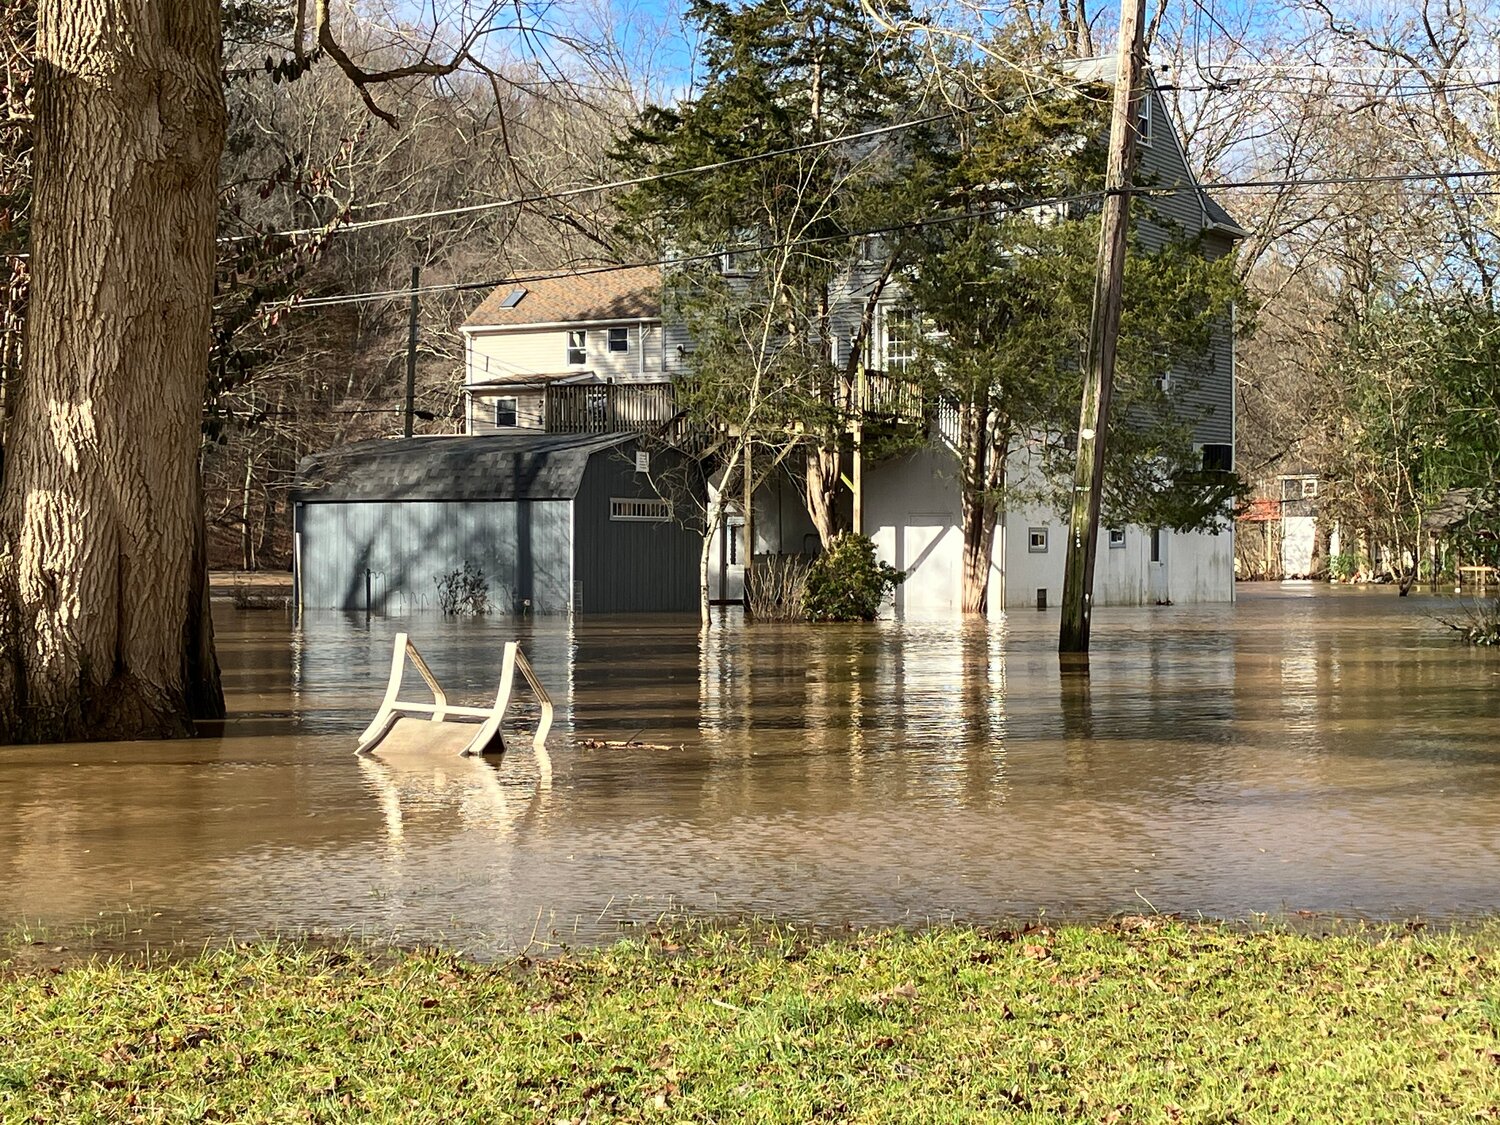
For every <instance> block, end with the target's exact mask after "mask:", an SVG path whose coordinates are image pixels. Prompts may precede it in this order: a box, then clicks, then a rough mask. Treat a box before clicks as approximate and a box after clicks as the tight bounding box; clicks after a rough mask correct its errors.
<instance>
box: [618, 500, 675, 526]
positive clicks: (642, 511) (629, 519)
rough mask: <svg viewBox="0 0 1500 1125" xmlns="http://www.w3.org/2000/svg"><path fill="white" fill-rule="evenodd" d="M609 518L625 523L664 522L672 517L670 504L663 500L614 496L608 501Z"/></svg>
mask: <svg viewBox="0 0 1500 1125" xmlns="http://www.w3.org/2000/svg"><path fill="white" fill-rule="evenodd" d="M609 518H610V519H612V520H616V521H623V522H626V523H665V522H666V521H667V520H669V519H671V518H672V505H670V504H668V503H667V502H666V501H665V500H641V499H637V498H635V497H630V496H615V497H612V498H611V499H610V502H609Z"/></svg>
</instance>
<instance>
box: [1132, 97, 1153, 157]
mask: <svg viewBox="0 0 1500 1125" xmlns="http://www.w3.org/2000/svg"><path fill="white" fill-rule="evenodd" d="M1151 118H1152V113H1151V91H1150V90H1149V89H1147V90H1146V91H1145V92H1144V93H1142V94H1141V115H1140V117H1138V118H1137V119H1136V120H1137V122H1138V124H1137V127H1136V132H1135V139H1136V142H1137V143H1138V144H1139V145H1140V146H1141V147H1142V148H1150V147H1151V125H1152V120H1151Z"/></svg>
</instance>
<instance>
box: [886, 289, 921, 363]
mask: <svg viewBox="0 0 1500 1125" xmlns="http://www.w3.org/2000/svg"><path fill="white" fill-rule="evenodd" d="M883 319H884V321H885V370H887V371H905V370H906V369H907V368H908V367H910V366H911V365H912V364H913V363H915V362H916V358H917V318H916V316H915V314H913V312H912V310H911V309H910V308H901V307H898V306H894V305H892V306H889V307H887V308H886V309H885V310H884V313H883Z"/></svg>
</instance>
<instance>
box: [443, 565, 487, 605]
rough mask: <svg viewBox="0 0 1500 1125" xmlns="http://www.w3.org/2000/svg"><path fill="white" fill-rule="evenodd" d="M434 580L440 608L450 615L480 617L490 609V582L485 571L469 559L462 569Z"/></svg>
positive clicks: (451, 571)
mask: <svg viewBox="0 0 1500 1125" xmlns="http://www.w3.org/2000/svg"><path fill="white" fill-rule="evenodd" d="M433 581H434V582H436V583H437V588H438V608H439V609H440V610H442V611H443V612H444V613H445V614H447V615H448V616H449V617H478V616H480V615H481V614H485V613H488V612H489V611H490V584H489V582H488V581H487V580H486V579H485V577H484V571H482V570H480V569H479V568H478V567H477V566H475V565H474V564H473V563H471V562H470V561H469V560H468V559H465V560H464V565H463V566H462V567H461V568H460V569H458V570H450V571H449V572H448V573H447V574H445V575H443V576H442V577H441V578H434V579H433Z"/></svg>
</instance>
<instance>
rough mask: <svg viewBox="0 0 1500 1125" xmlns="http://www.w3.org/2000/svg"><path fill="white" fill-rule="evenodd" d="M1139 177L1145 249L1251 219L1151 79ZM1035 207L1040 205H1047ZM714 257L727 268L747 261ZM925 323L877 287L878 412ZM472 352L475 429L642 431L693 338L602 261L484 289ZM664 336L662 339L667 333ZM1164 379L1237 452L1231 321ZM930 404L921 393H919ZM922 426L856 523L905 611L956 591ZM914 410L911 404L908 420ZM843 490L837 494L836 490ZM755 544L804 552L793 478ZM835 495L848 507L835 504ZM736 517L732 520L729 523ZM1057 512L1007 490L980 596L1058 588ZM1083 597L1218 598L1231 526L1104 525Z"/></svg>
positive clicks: (1216, 236)
mask: <svg viewBox="0 0 1500 1125" xmlns="http://www.w3.org/2000/svg"><path fill="white" fill-rule="evenodd" d="M1113 65H1114V64H1113V62H1112V61H1108V60H1100V61H1087V62H1083V63H1079V64H1077V65H1076V66H1075V72H1076V73H1078V74H1079V76H1080V77H1081V78H1083V79H1086V80H1097V81H1104V82H1108V81H1111V80H1112V78H1113ZM1140 130H1141V131H1140V133H1139V139H1140V142H1141V147H1140V158H1139V161H1138V172H1137V182H1138V183H1139V184H1141V185H1142V186H1144V187H1149V188H1150V189H1151V190H1150V194H1149V196H1148V197H1145V198H1143V199H1141V200H1139V201H1138V202H1137V204H1136V212H1135V226H1136V232H1137V238H1138V239H1139V241H1140V243H1141V244H1142V245H1144V246H1145V247H1147V248H1150V249H1155V248H1158V247H1160V246H1161V245H1162V244H1163V243H1164V242H1165V241H1166V240H1168V239H1169V238H1171V237H1174V236H1180V235H1183V234H1186V235H1188V236H1190V237H1197V238H1198V239H1199V244H1200V247H1201V250H1202V252H1203V253H1205V254H1207V255H1209V256H1211V257H1219V256H1221V255H1225V254H1228V253H1231V252H1232V250H1233V247H1234V244H1235V241H1236V240H1237V239H1238V238H1240V237H1242V236H1243V235H1244V234H1245V233H1246V232H1245V231H1244V230H1243V229H1242V228H1241V227H1240V226H1239V225H1238V224H1237V223H1236V222H1235V221H1234V220H1233V218H1232V217H1230V215H1229V214H1228V213H1226V212H1225V211H1224V210H1223V209H1222V208H1221V207H1219V206H1218V205H1217V204H1216V203H1214V202H1213V200H1211V199H1210V198H1209V197H1208V195H1207V194H1206V193H1205V192H1204V190H1203V188H1202V186H1201V185H1200V184H1199V183H1198V182H1197V180H1196V178H1195V177H1194V176H1193V174H1192V171H1191V166H1190V165H1189V163H1188V160H1187V156H1186V153H1185V152H1184V150H1183V147H1182V144H1181V140H1180V138H1179V137H1178V135H1177V133H1176V131H1175V130H1174V129H1173V128H1172V127H1171V117H1170V115H1169V113H1168V110H1167V106H1166V103H1165V102H1164V101H1163V99H1162V97H1161V94H1160V92H1159V91H1157V90H1156V89H1155V88H1154V87H1152V88H1151V89H1150V90H1149V91H1148V94H1147V96H1146V99H1145V102H1144V105H1143V109H1142V116H1141V122H1140ZM1041 218H1042V220H1043V221H1045V216H1042V217H1041ZM730 257H731V256H728V255H726V261H725V263H724V269H725V271H726V273H730V274H733V273H734V272H735V271H736V270H737V269H739V268H741V267H742V266H743V263H735V262H733V261H731V260H729V259H730ZM870 272H871V271H869V270H867V269H864V268H863V267H862V265H861V263H852V264H851V267H850V269H849V271H848V277H847V282H846V286H845V290H844V291H842V292H840V293H836V294H835V295H834V296H835V301H834V307H835V310H836V311H835V320H838V319H839V318H840V317H842V318H843V319H844V320H847V321H848V322H849V323H848V325H846V326H845V327H846V328H852V326H853V325H854V324H856V323H857V322H858V320H859V318H860V316H861V315H862V313H863V311H864V305H865V302H866V298H867V297H868V295H869V288H868V276H867V275H868V274H869V273H870ZM837 330H838V339H837V340H836V343H835V353H836V354H835V356H834V358H835V360H836V361H838V362H843V361H844V360H845V359H846V358H847V355H848V346H849V345H848V343H847V339H848V338H849V337H850V336H851V333H850V332H848V331H844V330H843V329H837ZM918 331H920V328H919V326H918V325H917V324H916V323H915V322H914V320H913V318H912V317H911V316H910V315H909V314H908V313H906V312H905V311H904V310H903V308H902V304H901V293H900V289H899V286H898V285H896V284H894V283H892V284H889V285H888V286H887V287H886V288H885V290H884V291H882V292H881V293H880V294H879V301H878V305H877V307H876V309H875V317H874V325H873V332H872V334H871V336H870V341H869V344H868V346H867V348H866V351H865V354H864V355H863V356H862V359H863V361H864V366H865V368H866V369H867V370H868V371H869V372H870V373H871V376H872V378H871V380H870V381H869V383H868V387H869V389H870V391H871V393H873V394H879V395H882V396H884V400H883V401H881V402H880V403H875V402H873V401H872V402H871V403H869V404H868V405H869V406H870V408H871V412H872V413H876V414H879V415H881V416H884V417H890V416H891V415H892V413H893V411H897V412H900V411H902V410H904V409H905V407H903V406H900V405H899V404H893V402H894V399H899V398H900V397H901V393H900V387H901V380H900V375H901V372H902V370H903V369H904V368H905V367H906V366H907V365H908V364H909V363H910V362H911V361H912V359H913V357H914V354H915V340H916V333H917V332H918ZM463 332H464V338H465V352H466V356H467V365H466V366H467V378H466V384H465V390H466V394H467V396H468V418H469V432H470V433H475V434H478V433H486V432H491V431H493V430H495V429H502V430H503V429H507V428H511V427H522V428H524V427H534V428H538V429H542V430H550V431H561V432H580V431H583V432H592V431H603V430H631V429H642V428H645V427H646V426H648V425H653V426H659V425H660V424H661V423H663V422H665V421H667V420H669V419H670V418H671V417H672V416H673V411H674V410H675V405H674V402H673V396H672V378H673V375H674V374H675V373H676V372H678V371H680V370H681V367H682V363H683V355H684V352H685V351H687V350H688V349H690V347H691V343H690V341H688V340H687V339H686V337H685V335H684V332H683V329H682V327H681V326H680V325H673V324H670V323H664V321H663V317H662V300H661V275H660V273H659V271H657V270H656V269H620V270H615V271H597V272H589V273H583V274H579V275H577V276H572V277H555V278H551V279H548V280H545V281H538V282H525V281H522V282H517V283H515V284H507V285H502V286H500V287H499V288H498V289H496V290H495V291H494V292H493V293H492V294H491V295H490V296H489V297H488V298H487V299H486V300H485V301H484V302H483V303H482V304H481V305H480V306H479V308H478V309H476V310H475V313H474V314H473V315H472V316H471V317H470V318H469V320H468V321H467V323H466V324H465V326H464V328H463ZM664 336H665V337H666V338H667V339H668V340H669V341H670V342H669V343H668V344H667V345H666V346H663V338H664ZM1162 378H1163V380H1164V385H1165V386H1166V387H1167V390H1168V391H1169V393H1170V394H1171V396H1172V399H1173V401H1174V403H1175V404H1176V406H1177V408H1178V410H1179V411H1180V412H1181V416H1182V417H1183V418H1184V419H1185V420H1187V421H1188V422H1189V423H1190V424H1191V427H1192V432H1193V439H1194V442H1195V444H1196V445H1197V446H1198V447H1199V448H1200V449H1201V455H1202V462H1203V468H1204V469H1206V470H1215V469H1230V468H1232V467H1233V448H1234V398H1233V378H1234V355H1233V332H1232V326H1231V325H1230V324H1227V323H1226V324H1224V325H1222V326H1221V327H1220V328H1219V330H1217V331H1216V332H1215V333H1214V335H1213V340H1212V344H1211V347H1210V348H1209V349H1208V351H1207V353H1206V354H1205V355H1204V356H1203V357H1202V359H1201V361H1200V362H1199V363H1197V364H1195V365H1194V367H1193V369H1191V370H1175V371H1169V372H1164V373H1163V375H1162ZM928 405H929V407H930V406H932V405H933V404H928ZM928 413H929V415H930V417H929V419H928V420H929V422H930V423H931V428H930V431H929V441H928V442H927V444H926V445H925V446H923V447H922V448H920V449H918V450H917V451H915V452H911V453H908V454H906V455H904V456H900V457H896V458H892V459H889V460H886V461H884V462H880V463H871V462H869V461H866V462H865V463H864V464H863V465H862V466H861V468H862V470H863V472H862V474H861V475H862V490H861V491H862V503H861V505H860V507H861V515H862V519H861V521H860V522H861V524H862V526H861V527H860V528H858V530H861V531H863V532H864V533H865V534H868V535H870V536H871V537H872V538H873V539H874V540H875V543H876V546H877V549H878V550H879V552H880V554H881V556H882V557H883V558H884V559H885V560H886V561H888V562H890V563H892V564H893V565H895V566H897V567H899V568H900V569H902V570H905V571H907V572H908V575H909V577H908V579H907V581H906V583H905V584H904V585H903V586H901V587H900V588H899V590H898V592H897V604H898V606H899V607H900V608H902V609H904V610H907V611H913V612H937V613H944V612H950V611H953V610H956V609H957V608H958V606H959V604H960V591H961V587H962V573H963V552H962V546H963V545H962V533H961V530H960V528H961V509H960V503H959V501H960V491H959V481H958V467H957V464H956V461H955V459H954V456H953V450H952V447H951V443H950V442H949V440H948V437H949V434H948V433H946V432H945V428H944V426H943V425H942V411H941V410H933V409H929V411H928ZM908 420H909V418H908ZM1010 466H1011V468H1010V469H1009V472H1010V474H1011V477H1012V479H1013V480H1014V479H1017V478H1022V477H1024V476H1025V475H1026V474H1029V473H1035V472H1037V471H1038V469H1037V467H1036V465H1035V463H1034V459H1033V458H1032V457H1031V456H1030V455H1029V454H1028V452H1027V450H1025V449H1021V450H1016V451H1014V452H1013V454H1012V458H1011V461H1010ZM845 499H846V502H847V499H848V498H847V497H846V498H845ZM755 506H756V512H755V513H754V516H755V519H754V521H753V522H754V528H755V544H754V549H755V552H756V553H761V552H767V553H773V552H789V553H804V552H806V551H808V550H809V549H815V546H816V543H817V537H816V535H814V534H813V533H812V526H811V523H810V521H809V520H808V519H807V518H806V514H805V512H803V511H802V510H801V509H800V504H799V499H798V496H797V494H796V490H795V488H794V487H792V486H790V484H789V482H788V481H775V482H772V485H771V486H770V487H768V488H767V489H764V490H763V491H762V493H761V494H759V495H758V496H757V498H756V505H755ZM846 510H847V509H846ZM735 523H736V524H737V523H738V520H736V521H735ZM1065 536H1066V519H1065V517H1063V516H1062V515H1061V514H1060V513H1058V512H1055V511H1052V510H1050V509H1048V508H1046V507H1043V506H1040V505H1036V504H1030V505H1022V504H1016V505H1012V506H1010V507H1009V508H1007V510H1006V511H1005V512H1004V513H1003V516H1002V519H1001V523H1000V525H999V526H998V527H997V529H996V534H995V538H994V546H993V550H992V557H991V569H990V597H989V602H990V605H991V606H993V607H996V608H1018V607H1023V606H1034V605H1037V604H1039V603H1050V604H1052V605H1054V606H1055V605H1056V604H1057V601H1058V599H1059V597H1060V595H1061V589H1062V569H1063V560H1064V556H1065V553H1066V551H1065V547H1066V543H1065ZM721 538H723V539H724V542H722V543H721V544H719V545H718V547H716V548H715V549H714V550H713V551H712V552H711V557H712V558H713V559H714V560H715V568H714V569H715V572H716V573H715V578H714V580H713V587H714V588H713V592H714V594H715V596H717V595H719V594H724V593H726V592H727V593H728V594H729V596H730V597H731V598H733V597H735V596H737V590H738V563H739V562H741V561H742V559H741V558H740V557H739V555H740V547H741V544H740V543H739V535H738V532H737V530H734V529H733V528H731V529H726V532H725V533H724V534H723V535H722V536H721ZM1098 551H1099V553H1098V558H1097V560H1096V568H1095V574H1096V577H1095V602H1096V604H1099V605H1143V604H1153V603H1163V602H1176V603H1186V602H1204V601H1228V600H1232V598H1233V596H1234V550H1233V532H1232V530H1231V529H1229V528H1226V529H1224V530H1223V531H1221V532H1218V533H1215V534H1208V533H1174V532H1172V531H1170V530H1169V529H1164V528H1148V527H1115V528H1108V529H1104V530H1102V531H1101V534H1100V537H1099V548H1098Z"/></svg>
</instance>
